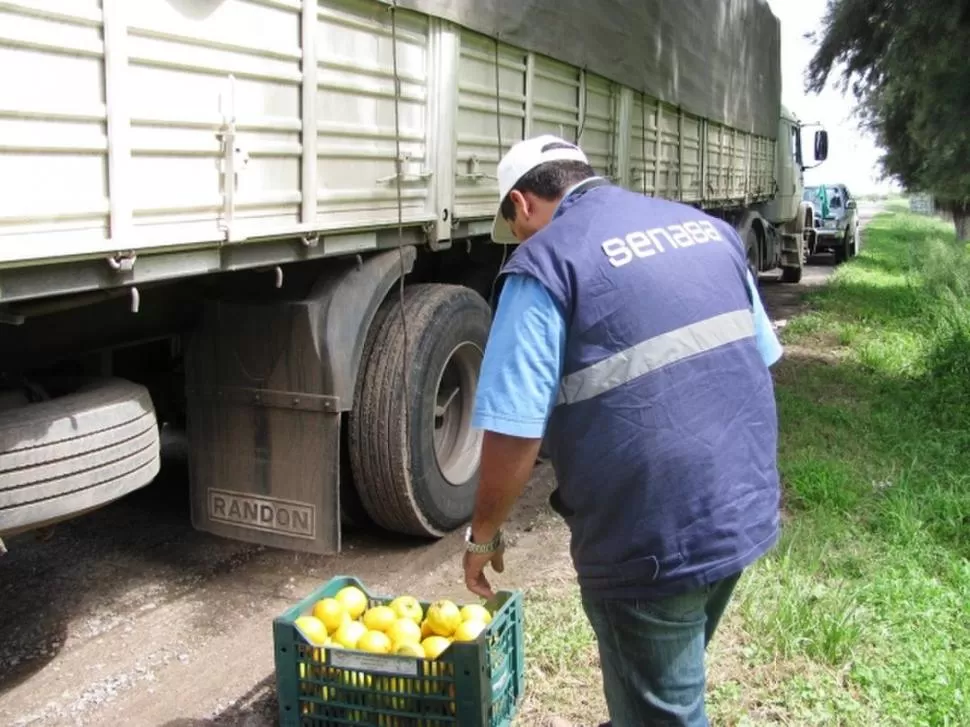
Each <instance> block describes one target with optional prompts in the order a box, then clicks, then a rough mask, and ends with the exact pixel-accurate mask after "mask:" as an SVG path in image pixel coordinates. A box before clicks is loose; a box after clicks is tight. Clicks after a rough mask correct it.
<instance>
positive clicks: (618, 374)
mask: <svg viewBox="0 0 970 727" xmlns="http://www.w3.org/2000/svg"><path fill="white" fill-rule="evenodd" d="M754 335H755V330H754V316H753V315H752V313H751V310H750V309H744V310H737V311H732V312H730V313H724V314H722V315H718V316H714V317H713V318H708V319H706V320H703V321H698V322H697V323H692V324H690V325H689V326H684V327H683V328H677V329H675V330H673V331H668V332H667V333H664V334H661V335H659V336H655V337H653V338H648V339H647V340H646V341H643V342H642V343H638V344H637V345H635V346H631V347H630V348H628V349H626V350H625V351H620V352H619V353H616V354H613V355H612V356H610V357H609V358H605V359H603V360H602V361H599V362H597V363H595V364H593V365H592V366H587V367H586V368H584V369H581V370H579V371H576V372H575V373H572V374H569V375H568V376H564V377H563V379H562V381H561V382H560V384H559V398H558V401H557V402H556V403H557V405H558V404H575V403H576V402H580V401H586V400H587V399H592V398H593V397H595V396H599V395H600V394H605V393H606V392H608V391H611V390H612V389H615V388H617V387H618V386H622V385H623V384H626V383H628V382H630V381H633V380H634V379H636V378H638V377H640V376H643V375H644V374H648V373H650V372H651V371H656V370H657V369H659V368H662V367H664V366H668V365H670V364H672V363H676V362H677V361H682V360H683V359H685V358H689V357H690V356H695V355H697V354H699V353H705V352H707V351H711V350H713V349H715V348H719V347H720V346H725V345H727V344H729V343H734V342H735V341H740V340H742V339H744V338H752V337H753V336H754Z"/></svg>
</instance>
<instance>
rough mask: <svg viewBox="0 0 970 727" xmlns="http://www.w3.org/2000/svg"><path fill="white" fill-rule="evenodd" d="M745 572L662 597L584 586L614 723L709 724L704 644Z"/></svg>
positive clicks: (644, 726)
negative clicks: (603, 595) (597, 593)
mask: <svg viewBox="0 0 970 727" xmlns="http://www.w3.org/2000/svg"><path fill="white" fill-rule="evenodd" d="M740 577H741V574H740V573H738V574H737V575H734V576H730V577H728V578H725V579H724V580H722V581H719V582H717V583H712V584H711V585H709V586H705V587H704V588H701V589H698V590H696V591H691V592H689V593H684V594H680V595H677V596H670V597H668V598H663V599H659V600H639V599H636V600H623V599H597V598H595V597H593V596H590V595H589V594H583V608H584V609H585V611H586V616H587V617H588V618H589V621H590V624H592V626H593V631H594V633H595V634H596V640H597V642H598V644H599V653H600V662H601V663H602V669H603V690H604V692H605V694H606V703H607V706H608V707H609V712H610V722H611V723H612V726H613V727H708V721H707V715H706V713H705V711H704V688H705V682H706V679H705V672H704V652H705V650H706V647H707V644H708V643H709V642H710V640H711V637H712V636H713V635H714V630H715V629H716V628H717V625H718V622H719V621H720V620H721V615H722V614H723V613H724V609H725V607H726V606H727V604H728V601H730V600H731V595H732V593H733V592H734V587H735V585H737V582H738V579H739V578H740Z"/></svg>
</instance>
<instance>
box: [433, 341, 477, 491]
mask: <svg viewBox="0 0 970 727" xmlns="http://www.w3.org/2000/svg"><path fill="white" fill-rule="evenodd" d="M481 364H482V351H481V349H479V348H478V346H476V345H475V344H473V343H467V342H466V343H461V344H459V345H458V346H456V347H455V349H454V350H453V351H452V352H451V354H450V355H449V356H448V361H447V363H446V364H445V366H444V368H443V369H442V371H441V376H439V377H438V387H437V391H436V394H435V410H434V415H435V416H434V453H435V458H436V459H437V461H438V468H439V469H440V470H441V474H442V476H443V477H444V478H445V480H446V481H447V482H448V483H449V484H451V485H455V486H458V485H463V484H465V483H466V482H467V481H468V480H469V479H470V478H471V477H472V475H474V474H475V470H477V469H478V462H479V460H480V458H481V445H482V433H481V432H480V431H477V430H475V429H474V428H472V409H473V407H474V405H475V389H476V387H477V385H478V371H479V369H480V368H481Z"/></svg>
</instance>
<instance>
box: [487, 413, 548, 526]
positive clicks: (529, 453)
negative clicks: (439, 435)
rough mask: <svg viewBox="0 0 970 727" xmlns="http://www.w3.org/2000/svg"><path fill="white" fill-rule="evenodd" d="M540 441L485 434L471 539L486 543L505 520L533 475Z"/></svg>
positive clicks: (491, 433) (493, 433)
mask: <svg viewBox="0 0 970 727" xmlns="http://www.w3.org/2000/svg"><path fill="white" fill-rule="evenodd" d="M541 444H542V440H541V439H524V438H522V437H510V436H508V435H506V434H498V433H496V432H485V437H484V441H483V442H482V470H481V478H480V481H479V485H478V495H477V497H476V500H475V514H474V515H473V516H472V538H473V539H474V541H475V542H476V543H485V542H488V541H489V540H491V539H492V538H493V537H495V533H497V532H498V530H499V528H501V527H502V523H504V522H505V521H506V519H508V516H509V513H510V512H511V511H512V507H513V505H515V502H516V500H518V499H519V497H520V496H521V495H522V492H523V491H524V490H525V485H526V483H527V482H528V481H529V477H530V476H531V475H532V469H533V466H534V465H535V461H536V457H537V456H538V454H539V447H540V446H541Z"/></svg>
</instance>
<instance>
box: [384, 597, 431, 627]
mask: <svg viewBox="0 0 970 727" xmlns="http://www.w3.org/2000/svg"><path fill="white" fill-rule="evenodd" d="M390 606H391V608H392V609H394V613H396V614H397V617H398V618H408V619H411V620H412V621H414V623H416V624H420V623H421V619H423V618H424V609H422V608H421V603H420V602H419V601H418V599H416V598H415V597H414V596H398V597H397V598H395V599H394V600H393V601H391V603H390Z"/></svg>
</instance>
